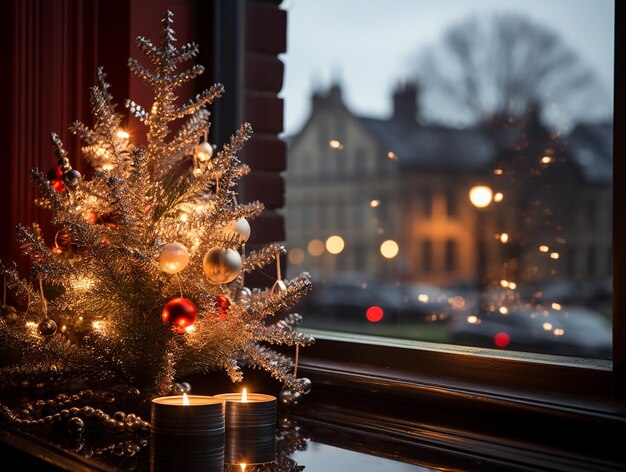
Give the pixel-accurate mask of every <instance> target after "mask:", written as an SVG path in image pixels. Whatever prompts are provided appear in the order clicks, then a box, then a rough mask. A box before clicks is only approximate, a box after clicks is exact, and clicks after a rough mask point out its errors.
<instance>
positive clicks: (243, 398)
mask: <svg viewBox="0 0 626 472" xmlns="http://www.w3.org/2000/svg"><path fill="white" fill-rule="evenodd" d="M241 401H242V402H247V401H248V392H247V391H246V389H245V388H244V389H243V392H241ZM244 465H245V464H244Z"/></svg>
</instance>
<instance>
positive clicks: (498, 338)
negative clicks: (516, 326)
mask: <svg viewBox="0 0 626 472" xmlns="http://www.w3.org/2000/svg"><path fill="white" fill-rule="evenodd" d="M493 342H494V344H495V345H496V346H498V347H507V346H508V345H509V343H510V342H511V336H509V335H508V333H505V332H504V331H500V332H499V333H497V334H496V335H495V336H494V337H493Z"/></svg>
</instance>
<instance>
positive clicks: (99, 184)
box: [0, 12, 313, 420]
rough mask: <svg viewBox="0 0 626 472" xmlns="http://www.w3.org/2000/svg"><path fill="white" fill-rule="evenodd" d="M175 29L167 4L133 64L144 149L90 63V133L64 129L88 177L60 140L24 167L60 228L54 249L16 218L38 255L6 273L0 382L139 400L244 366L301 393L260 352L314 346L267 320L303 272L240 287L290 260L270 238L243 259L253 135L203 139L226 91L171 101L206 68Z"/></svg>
mask: <svg viewBox="0 0 626 472" xmlns="http://www.w3.org/2000/svg"><path fill="white" fill-rule="evenodd" d="M172 22H173V15H172V13H171V12H167V13H166V14H165V15H164V17H163V20H162V23H163V29H162V36H161V40H160V44H159V45H158V46H157V45H155V44H153V42H151V41H150V40H149V39H146V38H144V37H139V38H138V39H137V45H138V47H139V49H141V51H142V52H143V53H144V54H145V55H146V56H147V58H148V59H149V61H150V63H151V67H149V68H148V67H144V66H143V65H141V64H140V63H139V62H138V61H137V60H135V59H130V60H129V66H130V69H131V70H132V71H133V72H134V73H135V74H136V75H138V76H139V77H140V78H141V79H143V80H144V81H145V82H146V83H147V84H148V85H149V86H150V87H151V89H152V91H153V95H154V101H153V103H152V104H151V106H149V107H148V108H144V107H143V106H141V105H140V104H137V103H135V102H134V101H132V100H127V101H126V107H127V108H128V110H129V111H130V113H131V114H133V115H134V116H135V117H137V118H138V119H139V120H141V121H142V122H143V124H145V127H146V128H147V133H146V140H145V143H146V144H145V146H138V145H135V144H134V141H135V140H134V139H133V136H129V134H128V132H127V131H125V130H124V129H122V127H121V124H122V120H123V116H122V115H121V114H120V113H118V112H117V110H116V106H115V104H114V102H113V99H112V96H111V94H110V93H109V85H108V84H107V83H106V77H105V74H104V72H103V71H102V70H101V69H100V70H98V79H99V84H98V85H96V86H95V87H93V88H92V89H91V95H90V97H91V109H92V112H93V117H94V124H93V126H92V127H89V126H87V125H85V124H83V123H80V122H74V123H72V125H71V127H70V130H71V131H72V132H73V133H75V134H77V135H79V136H80V137H81V139H82V141H83V142H84V147H83V148H82V154H83V157H84V158H85V159H86V160H87V162H88V163H89V164H90V165H91V166H93V168H94V174H93V178H92V179H91V180H86V179H85V178H83V177H82V176H81V174H80V173H79V172H78V171H76V170H75V169H72V167H71V165H70V160H69V157H68V155H67V152H66V151H65V149H64V147H63V144H62V142H61V140H60V139H59V137H58V136H57V135H56V134H53V135H52V142H53V146H54V152H55V154H56V159H57V164H58V167H57V168H56V172H52V173H49V174H48V175H46V174H44V173H42V172H40V171H39V170H34V171H32V172H31V177H32V180H33V181H34V183H35V185H36V186H37V187H38V189H39V191H40V197H39V198H38V200H37V203H38V204H39V205H41V206H43V207H44V208H47V209H49V210H50V212H51V215H52V223H53V225H54V226H55V228H56V230H58V231H57V232H56V235H55V237H54V245H53V247H49V246H48V245H47V244H46V243H45V241H44V239H43V237H42V235H41V234H40V231H39V229H38V226H37V225H33V227H32V228H26V227H22V226H20V227H18V229H17V234H18V238H19V242H20V245H21V248H22V249H23V251H24V253H25V254H27V255H28V256H29V258H30V259H31V261H32V274H31V276H30V277H27V278H25V279H22V278H20V277H19V275H18V273H17V270H16V269H15V268H14V267H12V266H6V265H2V266H0V270H1V272H0V275H3V278H4V283H5V298H4V299H3V303H4V304H3V306H2V313H1V316H0V353H1V356H0V359H2V361H1V362H2V365H0V385H2V388H3V389H4V390H10V389H14V388H17V387H18V386H19V385H20V384H23V383H24V382H27V383H29V384H31V385H36V384H43V385H44V387H45V386H46V385H47V384H50V383H52V384H55V385H56V386H57V387H58V386H63V385H68V386H69V385H71V384H74V385H78V386H79V387H82V388H89V389H105V388H107V387H111V386H125V387H128V388H131V389H134V390H135V391H139V392H140V396H141V398H144V399H149V398H151V397H154V396H157V395H162V394H167V393H169V392H171V391H172V388H173V385H174V382H175V379H180V378H182V377H185V376H187V375H189V374H193V373H198V372H208V371H211V370H216V369H223V370H225V371H226V372H227V373H228V375H229V377H230V378H231V379H232V381H233V382H239V381H241V380H242V370H241V367H242V366H248V367H252V368H258V369H263V370H266V371H267V372H269V373H270V374H271V375H272V376H273V377H275V378H276V379H278V380H279V381H281V382H282V383H283V384H284V388H285V390H284V397H285V398H286V399H287V400H289V399H293V398H294V397H297V396H298V395H300V394H302V393H306V392H307V391H308V390H309V388H310V382H309V380H308V379H304V378H297V377H296V376H295V375H294V362H293V361H292V359H291V358H290V357H287V356H284V355H281V354H279V353H277V352H274V351H273V350H271V348H270V345H272V344H284V345H289V346H296V349H297V347H299V346H306V345H308V344H310V343H312V342H313V340H312V338H310V337H308V336H306V335H304V334H302V333H299V332H297V331H296V329H295V325H296V324H297V323H298V321H299V319H300V317H299V316H298V315H296V314H291V315H287V316H286V318H285V319H283V320H281V321H279V322H278V323H275V324H267V323H266V318H267V317H268V316H274V315H276V314H279V313H284V312H285V310H287V309H288V308H290V307H291V306H294V305H295V304H296V303H297V301H298V300H299V299H300V297H302V296H303V295H305V294H306V292H308V291H309V289H310V281H309V277H308V275H307V274H303V275H301V276H299V277H296V278H294V279H293V280H291V281H284V280H282V278H281V276H280V270H278V271H277V272H278V274H277V281H276V283H275V284H274V285H273V287H271V289H268V290H258V289H257V290H254V291H251V290H250V289H248V288H247V287H245V284H244V275H245V274H246V273H249V272H251V271H254V270H258V269H260V268H262V267H264V266H265V265H267V264H271V263H273V262H274V261H277V262H279V258H280V255H281V254H282V253H284V248H283V247H282V246H281V245H280V244H279V243H273V244H269V245H267V246H266V247H264V248H262V249H260V250H258V251H253V252H250V253H248V254H246V253H245V243H246V241H247V240H248V237H249V236H250V226H249V224H248V220H249V219H251V218H253V217H255V216H257V215H259V214H260V213H261V212H262V211H263V205H262V204H261V203H259V202H252V203H245V204H244V203H240V202H238V201H237V191H236V188H237V183H238V180H239V179H240V178H241V177H243V176H244V175H246V173H248V171H249V168H248V167H247V166H245V165H243V164H242V163H241V162H240V160H239V159H238V158H237V153H238V152H239V151H240V150H241V149H242V146H243V145H244V143H245V142H246V141H247V140H248V139H249V138H250V136H251V133H252V130H251V127H250V125H249V124H243V125H242V126H241V127H240V128H239V129H238V130H237V131H236V132H235V133H234V135H233V136H232V138H231V140H230V142H229V143H227V144H225V145H224V146H223V149H221V150H220V151H219V152H217V151H216V150H215V149H214V147H213V146H212V145H211V144H210V143H208V142H207V140H206V139H207V135H208V131H209V125H210V123H209V112H208V111H207V110H206V107H207V106H209V105H210V104H211V103H212V102H213V101H214V100H215V99H217V98H218V97H220V95H221V94H222V93H223V91H224V90H223V87H222V86H221V85H220V84H216V85H214V86H213V87H211V88H210V89H209V90H207V91H205V92H203V93H201V94H199V95H197V96H196V97H195V99H193V100H190V101H188V102H186V103H182V104H180V103H177V97H176V91H177V89H178V88H179V87H181V86H182V85H183V84H185V83H187V82H189V81H191V80H192V79H194V78H195V77H196V76H198V75H199V74H201V73H202V72H203V68H202V66H200V65H194V66H193V67H191V68H189V69H187V70H182V71H181V70H179V66H180V65H181V64H182V63H184V62H186V61H188V60H190V59H192V58H193V57H194V56H196V54H197V53H198V47H197V45H196V44H193V43H190V44H185V45H184V46H182V47H180V48H176V47H175V45H174V44H175V42H176V37H175V33H174V30H173V29H172ZM277 266H278V267H280V264H277ZM7 289H8V290H11V291H12V293H14V294H15V295H16V296H17V297H20V298H21V299H23V300H26V301H27V309H26V311H25V312H19V313H18V312H17V311H16V310H15V309H14V308H12V307H10V306H7V305H6V290H7ZM52 294H53V295H52ZM5 415H8V416H10V417H12V418H13V419H16V418H17V419H18V420H19V415H13V414H12V413H6V411H5Z"/></svg>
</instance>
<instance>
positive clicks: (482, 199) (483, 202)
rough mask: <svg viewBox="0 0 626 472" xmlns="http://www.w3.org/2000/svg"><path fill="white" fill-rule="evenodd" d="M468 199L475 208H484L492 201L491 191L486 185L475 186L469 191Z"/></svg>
mask: <svg viewBox="0 0 626 472" xmlns="http://www.w3.org/2000/svg"><path fill="white" fill-rule="evenodd" d="M469 199H470V202H472V205H474V206H475V207H476V208H486V207H488V206H489V204H490V203H491V200H493V190H491V187H487V186H486V185H477V186H476V187H472V188H471V189H470V191H469Z"/></svg>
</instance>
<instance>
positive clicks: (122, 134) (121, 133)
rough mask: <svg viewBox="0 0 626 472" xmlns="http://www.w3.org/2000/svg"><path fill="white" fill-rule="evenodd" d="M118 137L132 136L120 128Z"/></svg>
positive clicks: (126, 137)
mask: <svg viewBox="0 0 626 472" xmlns="http://www.w3.org/2000/svg"><path fill="white" fill-rule="evenodd" d="M117 137H118V138H120V139H128V138H130V134H128V133H127V132H126V131H124V130H123V129H121V130H119V131H118V132H117Z"/></svg>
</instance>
